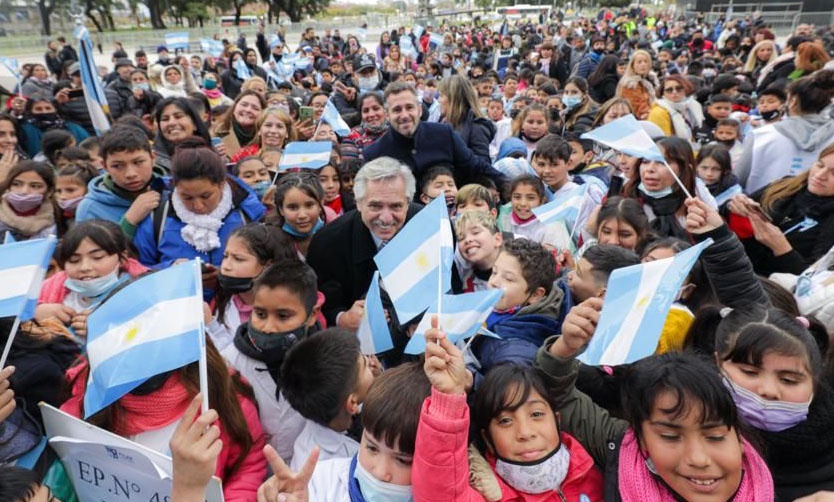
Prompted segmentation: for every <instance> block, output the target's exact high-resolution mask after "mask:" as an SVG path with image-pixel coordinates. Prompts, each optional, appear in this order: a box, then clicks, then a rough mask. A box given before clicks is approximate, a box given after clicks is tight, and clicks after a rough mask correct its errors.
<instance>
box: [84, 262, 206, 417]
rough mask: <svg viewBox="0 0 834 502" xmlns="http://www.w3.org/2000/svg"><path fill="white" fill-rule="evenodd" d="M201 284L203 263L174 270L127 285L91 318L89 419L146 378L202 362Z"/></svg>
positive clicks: (86, 409)
mask: <svg viewBox="0 0 834 502" xmlns="http://www.w3.org/2000/svg"><path fill="white" fill-rule="evenodd" d="M200 281H201V279H200V261H199V260H191V261H189V262H186V263H182V264H179V265H174V266H172V267H170V268H167V269H165V270H162V271H159V272H156V273H153V274H150V275H147V276H144V277H141V278H139V279H137V280H136V281H134V282H132V283H130V284H128V285H127V286H125V287H124V288H123V289H122V290H120V291H118V292H117V293H116V294H114V295H113V296H112V297H110V298H109V299H108V300H107V301H105V302H104V303H102V304H101V306H100V307H99V308H97V309H96V310H95V311H94V312H93V313H91V314H90V315H89V317H87V359H88V360H89V362H90V376H89V378H88V380H87V391H86V393H85V394H84V415H85V418H86V417H89V416H90V415H93V414H94V413H96V412H97V411H99V410H101V409H103V408H105V407H107V406H109V405H110V404H112V403H113V402H115V401H117V400H118V399H119V398H121V397H122V396H124V395H125V394H127V393H128V392H130V391H132V390H133V389H135V388H136V387H138V386H139V385H141V384H142V383H143V382H145V381H146V380H147V379H148V378H150V377H152V376H154V375H158V374H160V373H165V372H166V371H172V370H175V369H177V368H181V367H183V366H185V365H187V364H189V363H192V362H194V361H197V360H198V359H199V358H200V346H201V344H202V343H203V337H204V336H205V335H204V334H203V331H204V329H203V287H202V283H201V282H200Z"/></svg>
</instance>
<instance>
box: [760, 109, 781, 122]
mask: <svg viewBox="0 0 834 502" xmlns="http://www.w3.org/2000/svg"><path fill="white" fill-rule="evenodd" d="M759 114H760V115H761V116H762V118H763V119H765V120H766V121H767V122H772V121H774V120H776V119H777V118H779V116H780V115H782V111H781V110H779V109H778V108H777V109H775V110H770V111H769V112H762V111H760V112H759Z"/></svg>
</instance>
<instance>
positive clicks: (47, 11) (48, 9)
mask: <svg viewBox="0 0 834 502" xmlns="http://www.w3.org/2000/svg"><path fill="white" fill-rule="evenodd" d="M54 8H55V5H54V4H51V3H47V2H46V0H38V12H39V13H40V15H41V32H42V34H43V35H46V36H49V35H52V26H51V24H50V20H49V16H50V15H52V9H54Z"/></svg>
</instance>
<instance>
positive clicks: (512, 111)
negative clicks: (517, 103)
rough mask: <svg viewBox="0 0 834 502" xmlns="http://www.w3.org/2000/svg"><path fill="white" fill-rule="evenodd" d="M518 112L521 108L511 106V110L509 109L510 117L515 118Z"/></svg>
mask: <svg viewBox="0 0 834 502" xmlns="http://www.w3.org/2000/svg"><path fill="white" fill-rule="evenodd" d="M519 113H521V110H519V109H517V108H513V109H512V110H510V118H511V119H513V120H515V118H516V117H518V114H519Z"/></svg>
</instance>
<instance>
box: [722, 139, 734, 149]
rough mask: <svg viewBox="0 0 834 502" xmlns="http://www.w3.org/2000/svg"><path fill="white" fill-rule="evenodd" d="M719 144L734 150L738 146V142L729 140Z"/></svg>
mask: <svg viewBox="0 0 834 502" xmlns="http://www.w3.org/2000/svg"><path fill="white" fill-rule="evenodd" d="M719 143H722V144H723V145H724V146H726V147H727V148H732V147H733V146H734V145H735V144H736V140H734V139H728V140H724V141H719Z"/></svg>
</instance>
